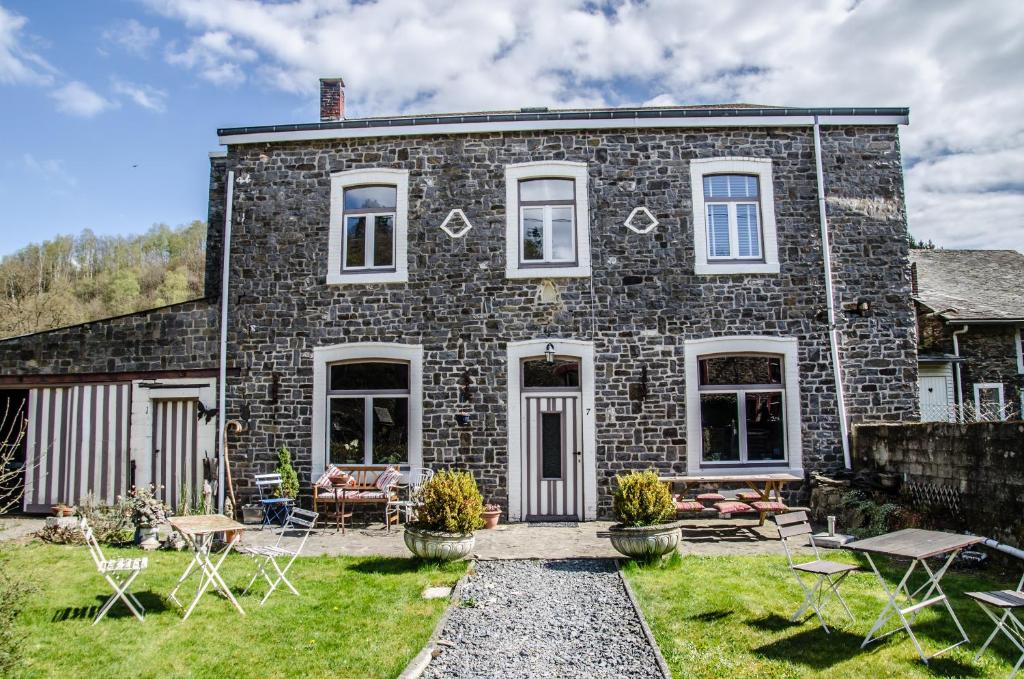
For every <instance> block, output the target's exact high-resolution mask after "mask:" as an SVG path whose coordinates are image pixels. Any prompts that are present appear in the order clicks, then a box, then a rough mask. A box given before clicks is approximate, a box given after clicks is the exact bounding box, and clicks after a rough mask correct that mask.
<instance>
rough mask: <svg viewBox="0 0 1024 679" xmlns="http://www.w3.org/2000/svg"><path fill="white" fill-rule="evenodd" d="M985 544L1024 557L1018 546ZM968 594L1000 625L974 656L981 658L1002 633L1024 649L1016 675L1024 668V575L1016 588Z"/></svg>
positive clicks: (1017, 665)
mask: <svg viewBox="0 0 1024 679" xmlns="http://www.w3.org/2000/svg"><path fill="white" fill-rule="evenodd" d="M984 544H985V545H987V546H989V547H991V548H993V549H997V550H999V551H1000V552H1004V553H1006V554H1009V555H1011V556H1015V557H1017V558H1018V559H1024V551H1021V550H1019V549H1016V548H1015V547H1011V546H1009V545H1003V544H1000V543H998V542H996V541H995V540H985V542H984ZM964 594H965V595H967V596H968V597H970V598H972V599H974V602H975V603H976V604H978V606H979V607H980V608H981V610H983V611H984V612H985V615H987V616H988V617H989V618H991V619H992V622H994V623H995V624H996V628H995V629H994V630H992V634H990V635H989V636H988V639H986V640H985V643H984V644H982V645H981V648H980V649H978V653H977V654H976V655H975V656H974V659H975V660H977V659H978V658H980V657H981V654H982V653H984V652H985V649H986V648H988V646H989V644H991V643H992V640H993V639H995V638H996V635H997V634H999V633H1000V632H1002V633H1003V635H1004V636H1005V637H1006V638H1007V639H1009V640H1010V643H1012V644H1013V645H1014V646H1016V647H1017V650H1018V651H1020V652H1021V656H1020V659H1019V660H1017V664H1016V665H1014V666H1013V671H1011V672H1010V675H1009V676H1010V677H1013V676H1014V675H1016V674H1017V671H1018V670H1020V668H1021V665H1024V624H1022V623H1021V621H1020V619H1019V618H1018V617H1017V615H1016V613H1015V612H1016V611H1020V610H1022V609H1024V574H1022V575H1021V576H1020V581H1019V582H1018V583H1017V589H1016V590H1015V591H1014V590H1008V589H1004V590H1002V591H998V592H964Z"/></svg>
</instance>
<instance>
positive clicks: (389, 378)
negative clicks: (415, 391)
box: [327, 361, 409, 464]
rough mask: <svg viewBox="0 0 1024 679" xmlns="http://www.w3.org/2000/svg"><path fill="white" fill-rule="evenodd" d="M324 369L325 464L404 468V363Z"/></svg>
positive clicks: (406, 454) (406, 409)
mask: <svg viewBox="0 0 1024 679" xmlns="http://www.w3.org/2000/svg"><path fill="white" fill-rule="evenodd" d="M329 367H330V371H329V381H330V384H329V385H328V389H327V403H328V431H329V449H328V462H330V463H333V464H404V463H407V462H408V461H409V364H408V363H405V362H399V361H386V362H385V361H357V362H346V363H338V364H334V365H331V366H329Z"/></svg>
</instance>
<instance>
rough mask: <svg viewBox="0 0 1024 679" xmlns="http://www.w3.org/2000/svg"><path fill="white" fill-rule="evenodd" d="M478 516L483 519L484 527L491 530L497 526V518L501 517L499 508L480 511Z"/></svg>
mask: <svg viewBox="0 0 1024 679" xmlns="http://www.w3.org/2000/svg"><path fill="white" fill-rule="evenodd" d="M480 518H481V519H483V520H484V529H485V530H491V529H492V528H497V527H498V519H499V518H501V510H500V509H499V510H497V511H493V512H481V513H480Z"/></svg>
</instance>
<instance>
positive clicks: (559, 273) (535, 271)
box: [505, 264, 590, 279]
mask: <svg viewBox="0 0 1024 679" xmlns="http://www.w3.org/2000/svg"><path fill="white" fill-rule="evenodd" d="M505 278H516V279H527V278H532V279H544V278H590V265H589V264H587V265H576V266H532V267H524V268H506V269H505Z"/></svg>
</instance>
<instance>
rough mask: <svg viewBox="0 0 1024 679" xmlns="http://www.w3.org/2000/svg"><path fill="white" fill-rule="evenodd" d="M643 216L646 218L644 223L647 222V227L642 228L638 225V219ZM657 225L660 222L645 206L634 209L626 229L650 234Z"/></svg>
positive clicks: (627, 221) (627, 220) (627, 219)
mask: <svg viewBox="0 0 1024 679" xmlns="http://www.w3.org/2000/svg"><path fill="white" fill-rule="evenodd" d="M641 214H642V215H643V216H644V219H643V220H642V221H646V222H647V225H646V226H641V225H640V224H637V223H636V222H637V217H638V216H639V215H641ZM657 225H658V220H657V219H655V218H654V215H652V214H651V211H650V210H648V209H647V208H646V207H643V206H641V207H635V208H633V211H632V212H630V213H629V217H627V218H626V228H628V229H631V230H632V231H635V232H636V233H650V232H651V231H652V230H653V229H654V227H656V226H657Z"/></svg>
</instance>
